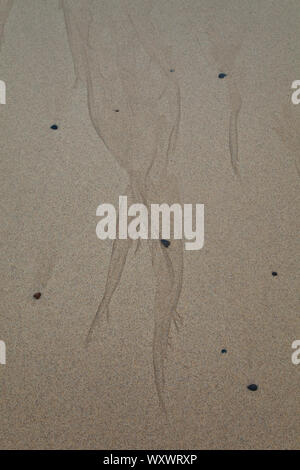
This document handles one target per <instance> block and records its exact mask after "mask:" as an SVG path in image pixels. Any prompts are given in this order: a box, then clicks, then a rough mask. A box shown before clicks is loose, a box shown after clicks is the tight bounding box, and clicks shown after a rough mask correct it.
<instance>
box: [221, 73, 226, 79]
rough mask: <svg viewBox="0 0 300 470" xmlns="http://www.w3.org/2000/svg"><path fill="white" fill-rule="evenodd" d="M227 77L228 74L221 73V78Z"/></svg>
mask: <svg viewBox="0 0 300 470" xmlns="http://www.w3.org/2000/svg"><path fill="white" fill-rule="evenodd" d="M225 77H227V73H219V78H225Z"/></svg>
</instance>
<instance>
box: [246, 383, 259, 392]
mask: <svg viewBox="0 0 300 470" xmlns="http://www.w3.org/2000/svg"><path fill="white" fill-rule="evenodd" d="M247 388H248V390H251V392H256V390H257V389H258V385H256V384H250V385H248V387H247Z"/></svg>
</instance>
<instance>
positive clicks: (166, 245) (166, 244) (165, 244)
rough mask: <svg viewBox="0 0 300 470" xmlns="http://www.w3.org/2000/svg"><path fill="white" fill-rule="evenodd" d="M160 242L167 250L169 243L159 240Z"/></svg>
mask: <svg viewBox="0 0 300 470" xmlns="http://www.w3.org/2000/svg"><path fill="white" fill-rule="evenodd" d="M160 242H161V243H162V244H163V245H164V246H165V247H166V248H168V246H170V244H171V242H169V240H160Z"/></svg>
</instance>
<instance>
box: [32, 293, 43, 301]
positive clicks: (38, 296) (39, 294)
mask: <svg viewBox="0 0 300 470" xmlns="http://www.w3.org/2000/svg"><path fill="white" fill-rule="evenodd" d="M41 295H42V294H41V293H40V292H36V293H35V294H33V297H34V298H35V299H36V300H38V299H39V298H40V297H41Z"/></svg>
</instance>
